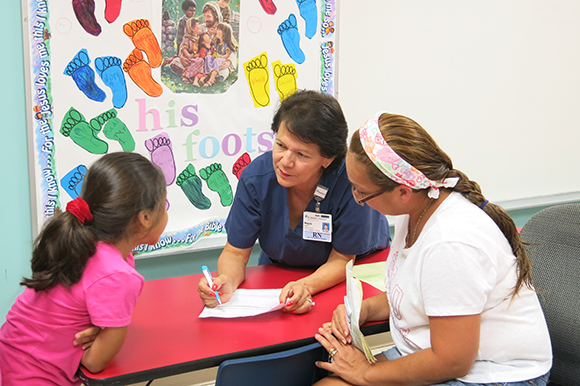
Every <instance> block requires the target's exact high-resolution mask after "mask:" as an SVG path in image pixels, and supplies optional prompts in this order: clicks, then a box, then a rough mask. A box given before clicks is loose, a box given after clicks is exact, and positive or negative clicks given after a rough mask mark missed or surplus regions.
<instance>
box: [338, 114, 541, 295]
mask: <svg viewBox="0 0 580 386" xmlns="http://www.w3.org/2000/svg"><path fill="white" fill-rule="evenodd" d="M379 127H380V129H381V133H382V135H383V137H384V138H385V141H386V142H387V143H388V144H389V146H390V147H391V148H392V149H393V150H394V151H395V153H397V154H398V155H399V157H401V158H403V159H404V160H405V161H407V162H408V163H409V164H411V165H413V166H414V167H415V168H417V169H419V170H420V171H421V172H422V173H423V174H424V175H425V176H426V177H427V178H429V179H430V180H434V181H438V180H442V179H445V178H448V177H459V182H458V183H457V185H456V186H455V187H454V188H451V189H452V190H453V191H456V192H459V193H461V194H462V195H463V196H464V197H465V198H467V199H468V200H469V201H471V202H472V203H474V204H475V205H477V206H479V207H481V206H482V205H483V203H484V202H486V199H485V197H484V196H483V193H482V192H481V188H480V186H479V184H478V183H477V182H475V181H471V180H470V179H469V178H468V177H467V175H465V174H464V173H463V172H461V171H459V170H457V169H454V168H453V163H452V162H451V158H449V156H448V155H447V154H446V153H445V152H444V151H443V150H441V148H440V147H439V145H437V143H436V142H435V140H434V139H433V138H432V137H431V136H430V135H429V133H427V132H426V131H425V129H423V128H422V127H421V126H420V125H419V124H418V123H417V122H415V121H414V120H412V119H410V118H407V117H404V116H402V115H395V114H383V115H381V117H380V119H379ZM349 151H350V153H351V154H352V155H353V156H354V157H355V159H356V160H357V161H359V162H362V163H363V164H364V165H365V166H366V172H367V176H368V177H369V179H370V180H371V182H372V183H374V184H375V185H377V186H379V187H381V188H383V189H386V190H387V191H392V190H393V189H395V188H396V187H397V186H398V185H399V184H398V183H396V182H395V181H393V180H391V179H390V178H389V177H387V176H386V175H384V174H383V173H382V172H381V171H380V170H379V169H378V168H377V167H376V166H375V165H374V164H373V162H372V161H371V160H370V158H369V157H368V155H367V154H366V152H365V150H364V148H363V146H362V144H361V141H360V137H359V130H357V131H356V132H354V134H353V135H352V138H351V141H350V147H349ZM425 191H426V190H425V189H423V190H418V191H416V192H425ZM483 211H484V212H485V213H486V214H487V215H488V216H489V217H491V219H492V220H493V221H494V222H495V223H496V224H497V226H498V227H499V228H500V230H501V231H502V233H503V234H504V235H505V237H506V239H507V240H508V242H509V243H510V246H511V248H512V251H513V253H514V255H515V256H516V260H517V269H518V279H517V282H516V286H515V288H514V292H513V295H514V296H515V295H516V294H517V293H518V291H519V290H520V288H521V287H522V285H526V286H527V287H529V288H531V286H532V276H531V263H530V259H529V257H528V254H527V252H526V249H525V244H524V242H523V240H522V238H521V236H520V234H519V233H518V231H517V228H516V225H515V223H514V221H513V220H512V218H511V217H510V216H509V215H508V214H507V212H506V211H505V210H504V209H503V208H502V207H501V206H499V205H495V204H492V203H487V204H486V205H485V206H484V208H483Z"/></svg>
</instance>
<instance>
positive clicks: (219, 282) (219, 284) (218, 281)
mask: <svg viewBox="0 0 580 386" xmlns="http://www.w3.org/2000/svg"><path fill="white" fill-rule="evenodd" d="M212 281H213V286H212V288H209V285H208V283H207V280H206V279H205V277H202V278H201V280H200V281H199V283H198V285H197V291H198V292H199V297H200V298H201V300H202V301H203V304H204V305H205V306H207V307H210V308H214V307H216V306H217V305H218V301H217V299H216V296H215V292H214V291H218V294H219V295H220V300H221V301H222V304H223V303H227V302H228V301H229V300H230V299H231V297H232V294H233V292H234V289H232V286H231V285H230V281H229V279H228V277H227V276H226V275H220V276H218V277H216V278H215V279H213V280H212Z"/></svg>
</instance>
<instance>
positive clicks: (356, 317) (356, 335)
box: [346, 260, 377, 363]
mask: <svg viewBox="0 0 580 386" xmlns="http://www.w3.org/2000/svg"><path fill="white" fill-rule="evenodd" d="M352 267H353V260H351V261H350V262H349V263H348V264H347V265H346V301H348V304H349V307H347V309H348V308H350V311H351V313H350V315H348V312H347V322H348V325H349V329H350V335H351V336H352V344H353V345H354V346H355V347H356V348H358V349H359V350H361V351H362V352H363V353H364V354H365V356H366V357H367V360H368V361H369V362H370V363H375V362H376V361H377V360H376V359H375V357H374V355H373V353H372V351H371V349H370V347H369V345H368V344H367V341H366V339H365V336H364V335H363V333H362V332H361V330H360V327H359V321H360V309H361V306H362V300H363V296H362V284H361V283H360V280H358V279H357V278H356V277H354V276H353V275H352Z"/></svg>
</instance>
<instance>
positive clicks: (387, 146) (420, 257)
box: [316, 113, 551, 386]
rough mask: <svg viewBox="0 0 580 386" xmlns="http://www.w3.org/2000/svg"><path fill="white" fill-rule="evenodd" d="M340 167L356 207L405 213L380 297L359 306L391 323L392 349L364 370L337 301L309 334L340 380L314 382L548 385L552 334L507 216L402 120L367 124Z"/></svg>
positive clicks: (387, 117) (384, 118) (365, 318)
mask: <svg viewBox="0 0 580 386" xmlns="http://www.w3.org/2000/svg"><path fill="white" fill-rule="evenodd" d="M346 163H347V169H348V175H349V179H350V181H351V183H352V186H353V195H354V197H355V199H356V200H357V201H358V202H359V203H361V204H364V203H367V204H368V205H369V206H371V207H373V208H375V209H377V210H378V211H380V212H381V213H384V214H389V215H402V216H400V217H399V218H398V219H397V221H396V223H395V237H394V239H393V243H392V246H391V250H390V253H389V257H388V259H387V264H386V270H385V284H386V293H385V294H380V295H377V296H374V297H371V298H368V299H365V300H364V301H363V304H362V307H361V323H365V322H369V321H377V320H385V319H387V318H389V322H390V326H391V333H392V336H393V340H394V342H395V345H396V347H394V348H392V349H390V350H388V351H386V352H385V353H382V354H379V355H377V356H376V358H377V360H378V361H377V363H375V364H370V363H369V362H368V361H367V360H366V358H365V356H364V354H363V353H361V352H360V351H359V350H357V349H356V348H354V347H353V346H352V345H350V344H349V343H350V342H351V336H350V335H349V329H348V326H347V324H346V321H345V311H344V306H339V307H338V308H337V309H336V310H335V312H334V314H333V317H332V322H331V323H327V324H325V325H324V326H323V327H322V328H321V329H320V330H319V332H320V333H319V334H317V335H316V338H317V339H318V340H319V341H320V342H321V343H322V344H323V345H324V347H325V348H326V349H327V350H328V351H329V352H330V353H331V354H332V355H333V359H334V360H333V363H321V362H318V363H317V365H318V366H320V367H322V368H325V369H328V370H330V371H332V372H334V373H335V375H333V376H331V377H327V378H325V379H323V380H321V381H320V383H319V384H317V385H319V386H321V385H434V384H437V385H439V384H444V385H454V386H456V385H457V386H459V385H474V384H475V385H496V384H500V383H501V384H502V385H509V386H516V385H517V386H522V385H545V384H546V382H547V378H548V373H549V370H550V368H551V346H550V337H549V335H548V329H547V326H546V322H545V319H544V316H543V313H542V309H541V307H540V303H539V301H538V298H537V295H536V293H535V291H534V289H533V286H532V283H531V272H530V261H529V259H528V256H527V254H526V251H525V249H524V246H523V244H522V240H521V238H520V236H519V234H518V232H517V230H516V227H515V225H514V223H513V221H512V220H511V219H510V217H509V216H508V215H507V213H506V212H505V211H504V210H503V209H502V208H501V207H499V206H496V205H493V204H491V203H489V202H488V201H487V200H486V199H485V197H484V196H483V195H482V193H481V190H480V188H479V185H478V184H477V183H476V182H473V181H470V180H469V178H468V177H467V176H466V175H465V174H463V173H462V172H460V171H458V170H456V169H454V168H453V165H452V163H451V159H450V158H449V157H448V156H447V154H445V153H444V152H443V151H442V150H441V149H440V148H439V147H438V146H437V144H436V143H435V141H434V140H433V139H432V138H431V137H430V136H429V134H427V132H425V130H424V129H423V128H422V127H421V126H419V125H418V124H417V123H416V122H414V121H413V120H411V119H409V118H406V117H403V116H400V115H393V114H388V113H379V114H377V115H376V116H374V117H373V118H371V119H369V120H368V121H367V123H366V124H365V125H363V127H361V129H359V130H358V131H357V132H355V133H354V135H353V137H352V141H351V144H350V149H349V153H348V155H347V161H346Z"/></svg>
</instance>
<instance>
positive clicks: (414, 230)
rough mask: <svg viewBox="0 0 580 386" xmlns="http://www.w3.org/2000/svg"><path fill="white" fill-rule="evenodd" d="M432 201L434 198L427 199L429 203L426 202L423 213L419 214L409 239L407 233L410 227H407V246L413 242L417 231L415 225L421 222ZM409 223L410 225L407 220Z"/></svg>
mask: <svg viewBox="0 0 580 386" xmlns="http://www.w3.org/2000/svg"><path fill="white" fill-rule="evenodd" d="M433 201H434V200H429V203H428V204H427V206H426V207H425V209H424V210H423V213H421V215H420V216H419V219H418V220H417V223H416V224H415V228H413V238H412V239H411V240H410V241H409V233H410V231H411V229H407V247H410V246H411V245H413V243H414V242H415V234H416V233H417V227H418V226H419V223H420V222H421V219H422V218H423V215H424V214H425V213H426V212H427V209H429V207H430V206H431V204H432V203H433ZM409 225H411V222H409Z"/></svg>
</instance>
